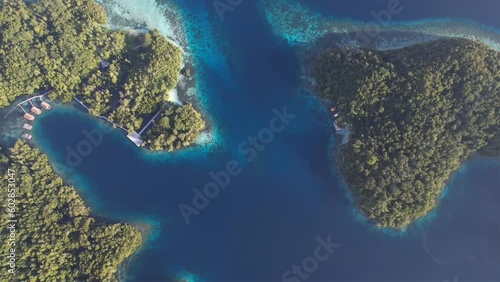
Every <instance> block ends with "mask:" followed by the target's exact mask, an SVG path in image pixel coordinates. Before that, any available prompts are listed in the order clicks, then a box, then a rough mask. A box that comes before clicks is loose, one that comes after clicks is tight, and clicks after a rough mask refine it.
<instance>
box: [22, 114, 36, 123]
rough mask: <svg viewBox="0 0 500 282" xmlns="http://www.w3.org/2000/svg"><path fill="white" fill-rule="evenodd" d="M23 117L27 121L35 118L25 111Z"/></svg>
mask: <svg viewBox="0 0 500 282" xmlns="http://www.w3.org/2000/svg"><path fill="white" fill-rule="evenodd" d="M24 118H25V119H27V120H29V121H34V120H35V117H34V116H33V115H31V114H29V113H25V114H24Z"/></svg>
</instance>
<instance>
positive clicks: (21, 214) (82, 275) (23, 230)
mask: <svg viewBox="0 0 500 282" xmlns="http://www.w3.org/2000/svg"><path fill="white" fill-rule="evenodd" d="M0 169H1V171H2V172H5V177H4V179H3V180H6V179H8V178H9V177H12V178H11V179H16V182H12V184H14V185H12V186H9V193H8V194H7V193H1V196H0V198H1V200H2V202H4V203H7V200H8V199H10V200H12V201H15V202H14V204H15V205H14V206H15V208H14V207H12V208H7V209H6V212H2V213H1V214H0V219H1V220H2V225H3V227H4V228H3V229H5V228H9V226H10V225H11V224H14V228H15V240H11V241H9V240H7V238H10V237H9V235H8V234H5V232H2V242H10V243H9V244H2V256H3V257H9V255H10V254H14V256H13V257H10V258H11V259H10V261H12V258H13V259H14V260H13V261H14V263H15V271H14V274H15V277H16V281H114V280H116V278H115V273H116V270H117V267H118V265H119V264H120V263H122V262H123V261H124V259H125V258H127V257H128V256H130V255H131V254H132V253H133V252H134V251H135V250H137V249H138V248H139V246H140V245H141V243H142V236H141V233H140V232H139V231H138V230H137V229H135V228H134V227H132V226H131V225H129V224H123V223H115V224H108V223H104V222H100V221H99V220H96V219H94V218H92V217H91V216H90V215H89V213H90V211H89V208H88V207H87V206H86V205H85V203H84V202H83V200H82V198H81V197H80V195H78V193H77V191H76V189H75V188H74V187H71V186H67V185H65V184H64V181H63V179H62V178H61V177H59V176H57V175H56V174H55V173H54V171H53V170H52V168H51V167H50V164H49V161H48V158H47V156H45V155H43V154H41V153H40V151H39V150H38V149H34V148H32V147H30V146H29V145H27V144H26V143H24V142H22V141H18V142H17V143H16V145H15V146H14V147H13V148H11V149H10V151H9V153H8V154H7V156H4V155H0ZM9 183H10V181H9ZM9 203H10V201H9ZM14 218H15V219H14ZM11 219H12V220H16V221H15V222H11V221H10V220H11ZM11 250H14V251H11ZM0 269H1V271H0V280H1V281H12V280H11V278H12V273H11V272H9V270H11V268H10V267H9V265H8V264H6V263H2V264H1V267H0Z"/></svg>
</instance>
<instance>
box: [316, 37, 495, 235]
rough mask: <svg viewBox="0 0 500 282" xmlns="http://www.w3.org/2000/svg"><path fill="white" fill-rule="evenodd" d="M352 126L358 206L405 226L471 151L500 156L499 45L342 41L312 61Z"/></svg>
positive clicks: (347, 172)
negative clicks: (348, 44)
mask: <svg viewBox="0 0 500 282" xmlns="http://www.w3.org/2000/svg"><path fill="white" fill-rule="evenodd" d="M314 71H315V74H316V76H317V80H318V83H319V89H320V93H319V95H320V96H321V97H323V98H328V99H331V100H332V101H333V102H334V104H335V105H336V106H337V108H338V109H340V110H341V112H342V113H343V115H344V116H345V117H346V118H347V120H348V123H350V124H351V127H352V129H353V132H352V136H351V141H350V143H349V144H347V145H344V146H342V148H341V151H340V154H341V156H340V162H341V170H342V173H343V175H344V176H345V180H346V182H347V183H348V185H349V186H350V188H351V189H352V191H353V193H354V195H355V197H356V201H357V205H358V208H359V210H360V211H361V212H362V213H363V214H364V215H365V216H367V218H368V219H370V220H372V221H374V222H375V223H376V224H378V225H381V226H386V227H393V228H402V227H405V226H407V225H408V224H409V223H410V222H412V221H413V220H415V219H417V218H419V217H422V216H424V215H425V214H427V213H428V212H429V211H431V210H432V209H433V208H435V206H436V204H437V203H438V201H439V197H440V194H441V192H442V190H443V188H444V187H445V185H446V181H447V180H448V179H449V178H450V175H451V173H452V172H453V171H455V170H456V169H458V168H459V166H460V165H461V163H462V162H463V161H464V160H466V159H468V158H470V157H471V155H472V154H473V153H474V152H478V151H481V152H482V153H483V154H488V155H495V156H498V155H499V145H500V142H499V139H500V138H499V136H500V128H499V125H500V115H499V110H500V53H498V52H496V51H493V50H491V49H489V48H488V47H487V46H486V45H484V44H481V43H477V42H474V41H470V40H465V39H443V40H439V41H434V42H430V43H425V44H419V45H414V46H411V47H408V48H403V49H399V50H392V51H384V52H379V51H370V50H338V49H330V50H327V51H326V52H324V53H323V55H322V56H321V57H320V58H319V59H318V61H317V63H316V66H315V70H314Z"/></svg>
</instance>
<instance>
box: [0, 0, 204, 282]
mask: <svg viewBox="0 0 500 282" xmlns="http://www.w3.org/2000/svg"><path fill="white" fill-rule="evenodd" d="M106 22H107V18H106V13H105V11H104V9H103V8H102V7H101V6H100V5H99V4H97V3H96V2H95V1H94V0H39V1H33V2H31V1H29V2H28V1H23V0H14V1H3V2H1V3H0V43H1V44H0V65H1V66H2V67H1V68H0V108H4V107H8V106H11V105H12V104H13V103H14V102H16V100H18V99H19V98H20V97H21V96H23V95H34V94H35V93H36V92H39V91H50V94H49V97H50V99H51V100H58V101H61V102H64V103H68V102H71V101H72V100H74V99H75V98H77V99H78V98H79V99H80V100H78V101H80V102H81V103H82V104H83V105H84V106H85V107H87V108H88V111H89V113H90V114H92V115H94V116H99V117H102V116H106V119H107V120H108V121H110V122H111V123H113V124H114V125H115V126H119V127H121V128H124V129H125V130H127V131H128V132H129V133H133V132H135V131H136V130H139V129H140V128H141V127H143V128H144V127H147V126H148V125H149V124H150V123H148V120H154V118H155V117H158V120H154V122H152V126H151V127H150V128H149V130H148V131H146V134H145V136H144V138H145V140H144V142H143V143H142V142H141V143H142V145H143V146H145V147H147V148H148V149H150V150H167V151H173V150H176V149H181V148H183V147H187V146H190V145H191V144H192V143H193V142H194V140H195V139H196V138H198V136H199V134H200V132H201V130H203V129H204V128H205V122H204V120H203V118H202V116H201V114H200V113H199V112H198V111H197V110H196V109H195V107H194V106H193V105H192V104H190V103H187V104H184V105H180V104H176V103H172V102H170V101H169V97H168V95H169V91H170V90H172V89H173V88H175V86H176V84H177V81H178V77H179V74H180V73H181V66H182V53H181V50H180V49H179V48H178V47H176V46H175V45H174V44H172V43H170V42H169V41H168V40H167V39H166V38H165V37H163V36H162V35H160V33H159V32H158V31H156V30H151V31H147V32H142V33H141V32H126V31H122V30H112V29H109V28H107V27H105V26H104V24H106ZM185 73H186V75H188V74H189V73H190V71H189V70H188V69H187V70H185ZM152 118H153V119H152ZM0 151H1V152H3V154H1V155H0V172H1V175H2V177H3V180H4V181H7V180H8V179H10V177H11V176H12V175H13V174H15V175H18V176H19V177H20V178H19V179H17V180H16V183H15V185H13V186H12V193H10V192H9V194H6V193H2V195H1V196H0V197H1V198H2V202H5V203H7V201H8V200H9V201H10V200H13V201H15V207H16V208H12V210H11V211H10V212H9V213H4V212H2V214H1V219H2V223H3V224H2V227H3V229H4V230H6V229H5V228H8V227H9V224H15V230H16V235H15V236H17V237H16V238H17V240H16V242H15V245H9V244H3V245H2V256H3V257H8V256H9V255H10V254H11V253H12V251H11V250H15V254H16V255H18V257H16V258H14V260H15V262H16V263H15V275H16V276H15V277H16V280H17V281H114V280H116V277H115V273H116V272H117V268H118V266H119V265H120V264H121V263H123V261H124V260H125V259H126V258H127V257H129V256H130V255H131V254H132V253H133V252H134V251H136V250H137V249H138V248H139V246H140V245H141V243H142V236H141V233H140V232H139V231H138V230H137V229H136V228H134V227H132V226H131V225H129V224H123V223H115V224H109V223H105V222H100V221H99V220H96V219H94V218H92V217H91V216H90V211H89V208H88V207H87V206H86V205H85V203H84V202H83V200H82V198H81V197H80V196H79V195H78V193H77V191H76V190H75V188H74V187H71V186H68V185H65V183H64V181H63V179H62V178H61V177H59V176H57V175H56V174H55V173H54V171H53V170H52V168H51V166H50V164H49V162H48V159H47V157H46V156H45V155H43V154H42V153H41V152H40V151H39V150H38V149H35V148H32V147H30V145H28V144H27V143H24V142H22V141H18V142H17V143H16V144H15V146H14V147H12V148H10V150H4V151H2V150H1V149H0ZM12 179H13V178H12ZM13 184H14V183H13ZM9 187H10V186H9ZM11 196H12V197H11ZM7 197H11V198H12V199H8V198H7ZM9 215H12V216H13V217H15V218H17V219H20V220H19V221H18V222H16V223H9ZM8 236H9V234H8V232H2V234H1V239H2V241H3V242H6V241H7V239H8ZM0 270H1V271H0V272H1V274H0V280H1V281H10V280H11V278H12V276H11V273H10V272H9V270H12V269H10V268H9V265H7V264H2V265H1V266H0Z"/></svg>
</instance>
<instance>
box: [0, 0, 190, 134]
mask: <svg viewBox="0 0 500 282" xmlns="http://www.w3.org/2000/svg"><path fill="white" fill-rule="evenodd" d="M104 23H106V13H105V11H104V9H103V8H102V7H101V6H100V5H98V4H97V3H96V2H95V1H94V0H38V1H34V2H32V3H31V2H28V1H24V0H13V1H3V2H1V3H0V66H2V67H1V68H0V108H1V107H6V106H8V105H10V103H12V102H13V101H14V100H15V99H16V98H17V97H19V96H21V95H23V94H28V95H30V94H33V93H35V91H36V90H51V91H52V92H51V94H50V98H52V99H58V100H60V101H63V102H69V101H71V100H72V99H73V97H75V96H77V95H82V96H83V101H84V103H85V104H86V105H87V106H89V108H90V112H91V114H93V115H96V116H100V115H103V116H107V117H109V118H110V120H112V121H114V122H115V123H117V124H119V125H122V126H123V127H125V128H127V130H128V131H130V132H133V131H138V130H139V129H141V128H142V126H144V124H145V123H146V122H147V121H148V120H149V118H151V117H152V116H153V115H154V114H155V113H156V112H157V111H158V110H159V109H160V108H162V107H163V106H164V103H165V102H166V101H167V100H168V93H169V91H170V90H171V89H173V88H174V87H175V86H176V84H177V79H178V77H179V73H180V68H181V64H182V56H181V51H180V49H179V48H177V47H176V46H175V45H173V44H172V43H170V42H169V41H168V40H167V39H166V38H165V37H163V36H161V35H160V34H159V32H158V31H156V30H153V31H150V32H148V33H145V34H142V33H136V32H125V31H120V30H111V29H108V28H105V27H103V24H104ZM197 134H199V130H198V133H197Z"/></svg>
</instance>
